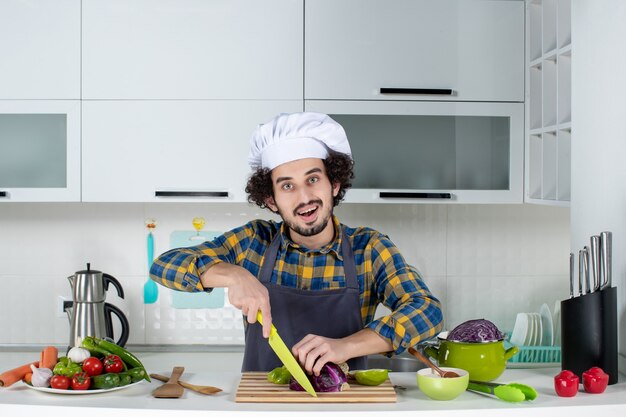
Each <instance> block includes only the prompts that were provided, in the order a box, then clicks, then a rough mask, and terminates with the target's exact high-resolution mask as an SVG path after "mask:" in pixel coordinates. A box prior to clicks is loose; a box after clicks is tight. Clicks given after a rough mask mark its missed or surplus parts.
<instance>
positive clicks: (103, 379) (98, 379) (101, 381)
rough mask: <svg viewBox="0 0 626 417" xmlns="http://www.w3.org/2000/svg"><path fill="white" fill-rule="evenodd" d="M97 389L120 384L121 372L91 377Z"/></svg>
mask: <svg viewBox="0 0 626 417" xmlns="http://www.w3.org/2000/svg"><path fill="white" fill-rule="evenodd" d="M91 380H92V384H93V387H94V388H95V389H110V388H115V387H118V386H119V385H120V376H119V374H102V375H97V376H94V377H92V378H91Z"/></svg>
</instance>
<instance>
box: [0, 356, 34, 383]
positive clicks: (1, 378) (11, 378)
mask: <svg viewBox="0 0 626 417" xmlns="http://www.w3.org/2000/svg"><path fill="white" fill-rule="evenodd" d="M31 363H32V364H33V365H35V366H39V362H38V361H37V362H31ZM31 363H27V364H26V365H22V366H18V367H17V368H13V369H10V370H8V371H6V372H3V373H2V374H0V387H10V386H11V385H13V384H15V383H16V382H17V381H19V380H21V379H22V378H24V376H25V375H26V374H28V373H31V372H32V370H31V369H30V365H31Z"/></svg>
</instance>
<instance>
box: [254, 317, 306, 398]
mask: <svg viewBox="0 0 626 417" xmlns="http://www.w3.org/2000/svg"><path fill="white" fill-rule="evenodd" d="M256 319H257V321H258V322H259V324H261V325H263V316H262V315H261V311H259V312H258V313H257V314H256ZM268 341H269V344H270V347H271V348H272V350H273V351H274V352H275V353H276V355H277V356H278V359H280V361H281V362H282V363H283V365H285V368H287V370H288V371H289V373H290V374H291V376H293V377H294V378H295V379H296V381H298V383H299V384H300V385H301V386H302V388H304V389H305V390H306V392H308V393H309V394H311V395H312V396H313V397H317V394H316V393H315V390H314V389H313V385H311V381H309V378H307V376H306V374H305V373H304V371H303V370H302V367H301V366H300V364H299V363H298V361H296V358H294V357H293V355H292V354H291V351H290V350H289V348H288V347H287V345H285V342H283V339H281V338H280V336H279V335H278V330H276V327H274V325H273V324H272V328H271V330H270V337H269V340H268Z"/></svg>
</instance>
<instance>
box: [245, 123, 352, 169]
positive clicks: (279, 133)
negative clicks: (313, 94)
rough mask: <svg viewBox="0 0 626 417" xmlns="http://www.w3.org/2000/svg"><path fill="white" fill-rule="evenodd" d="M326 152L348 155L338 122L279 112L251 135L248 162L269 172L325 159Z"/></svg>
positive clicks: (341, 128) (343, 133)
mask: <svg viewBox="0 0 626 417" xmlns="http://www.w3.org/2000/svg"><path fill="white" fill-rule="evenodd" d="M329 150H332V151H335V152H340V153H343V154H346V155H348V156H350V157H351V155H352V154H351V152H350V144H349V143H348V138H347V137H346V132H345V131H344V130H343V127H341V125H340V124H339V123H337V122H336V121H334V120H333V119H331V118H330V117H329V116H328V115H326V114H322V113H313V112H304V113H292V114H287V113H281V114H279V115H278V116H276V117H274V118H273V119H272V120H270V121H269V122H267V123H265V124H261V125H259V126H257V128H256V129H255V130H254V132H253V133H252V137H251V138H250V155H249V156H248V163H249V164H250V167H251V168H252V169H253V170H254V169H257V168H268V169H270V170H271V169H274V168H276V167H277V166H278V165H281V164H284V163H286V162H291V161H295V160H297V159H304V158H320V159H325V158H326V157H327V156H328V151H329Z"/></svg>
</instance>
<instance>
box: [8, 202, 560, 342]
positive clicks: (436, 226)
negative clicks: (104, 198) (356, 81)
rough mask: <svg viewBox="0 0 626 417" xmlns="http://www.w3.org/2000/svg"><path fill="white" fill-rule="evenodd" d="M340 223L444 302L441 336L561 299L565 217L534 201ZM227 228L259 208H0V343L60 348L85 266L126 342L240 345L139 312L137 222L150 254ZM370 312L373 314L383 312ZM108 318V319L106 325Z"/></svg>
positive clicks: (426, 209)
mask: <svg viewBox="0 0 626 417" xmlns="http://www.w3.org/2000/svg"><path fill="white" fill-rule="evenodd" d="M336 213H337V215H338V216H339V218H340V220H341V221H342V222H343V223H345V224H347V225H349V226H358V225H367V226H370V227H373V228H375V229H378V230H380V231H381V232H383V233H386V234H387V235H388V236H389V237H390V238H391V239H392V240H393V241H394V242H395V243H396V245H397V246H398V247H399V248H400V250H401V251H402V253H403V254H404V256H405V258H406V259H407V260H408V261H409V262H410V263H411V264H413V265H415V266H416V267H417V268H418V270H419V271H420V272H421V273H422V275H423V276H424V279H425V281H426V283H427V284H428V286H429V288H430V289H431V291H432V292H433V293H434V294H435V295H436V296H437V297H438V298H439V299H440V300H441V301H442V303H443V306H444V315H445V321H446V327H447V328H448V329H450V328H452V327H454V326H455V325H457V324H459V323H461V322H463V321H465V320H468V319H472V318H487V319H489V320H492V321H493V322H495V323H496V324H497V325H498V326H499V327H500V328H501V329H503V330H511V328H512V327H513V324H514V321H515V316H516V313H518V312H532V311H539V307H540V306H541V305H542V304H543V303H547V304H548V305H549V306H550V307H551V308H552V306H554V302H555V301H556V300H557V299H563V298H565V297H566V296H567V295H568V278H567V275H568V254H569V245H570V242H569V241H570V237H569V226H570V225H569V222H570V220H569V219H570V214H569V210H568V209H566V208H559V207H547V206H536V205H388V204H385V205H355V204H344V205H342V206H340V207H339V208H337V209H336ZM196 216H202V217H204V218H205V219H206V225H205V227H204V230H206V231H225V230H228V229H231V228H234V227H236V226H238V225H241V224H243V223H245V222H246V221H248V220H251V219H254V218H270V217H271V214H270V213H269V212H267V211H264V210H260V209H257V208H255V207H252V206H248V205H245V204H201V203H198V204H169V203H166V204H95V203H94V204H85V203H82V204H78V203H53V204H43V203H42V204H38V203H27V204H26V203H25V204H21V203H17V204H2V205H0V299H1V301H2V302H1V303H0V328H2V329H3V331H2V332H1V333H0V344H3V345H4V344H43V343H55V344H64V343H67V340H68V335H69V323H68V319H67V316H66V315H65V314H63V313H62V312H61V311H60V310H61V309H60V307H59V306H60V301H59V298H60V297H65V298H67V299H70V288H69V283H68V280H67V279H66V277H67V276H69V275H71V274H73V273H74V272H75V271H78V270H81V269H84V268H85V264H86V263H87V262H90V263H91V267H92V268H93V269H97V270H101V271H103V272H107V273H109V274H111V275H113V276H114V277H116V278H117V279H118V280H119V281H120V282H121V283H122V285H123V287H124V291H125V298H124V299H123V300H122V299H120V298H118V296H117V294H116V293H115V291H109V293H108V296H107V302H110V303H112V304H114V305H116V306H118V307H120V308H121V309H122V311H124V313H125V314H126V316H127V317H128V319H129V322H130V328H131V331H130V338H129V342H128V343H131V344H222V345H232V344H241V343H243V326H242V320H241V315H240V313H239V312H238V311H237V310H235V309H234V308H233V307H232V306H230V305H229V304H228V300H227V297H226V300H225V305H224V306H223V307H220V308H213V309H177V308H173V307H172V303H171V294H170V293H169V290H166V289H165V288H164V287H161V286H159V299H158V301H157V302H156V303H154V304H149V305H144V304H143V286H144V283H145V282H146V277H147V255H146V228H145V226H144V221H145V219H147V218H154V219H156V220H157V228H156V230H155V231H154V241H155V254H156V255H158V254H160V253H162V252H164V251H165V250H167V249H168V248H169V242H170V235H171V233H172V232H173V231H183V230H193V227H192V225H191V220H192V218H193V217H196ZM384 311H385V310H384V309H380V310H379V314H383V313H384ZM114 320H116V319H115V318H114Z"/></svg>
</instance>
